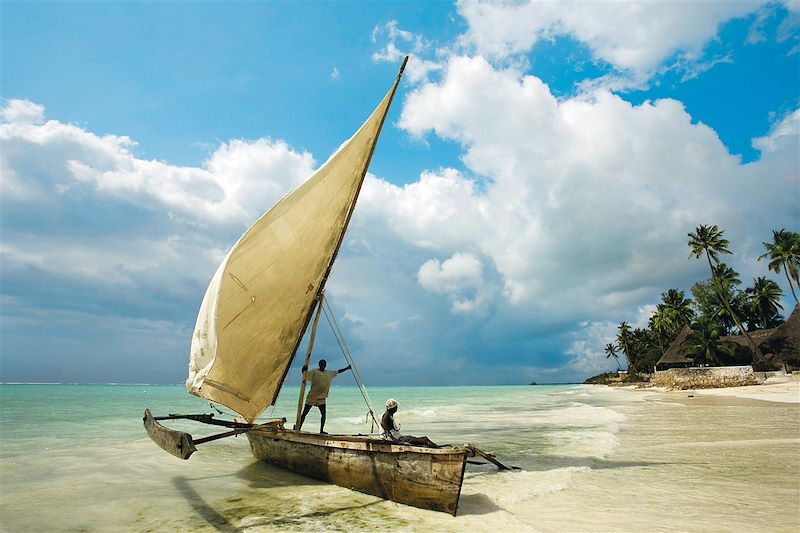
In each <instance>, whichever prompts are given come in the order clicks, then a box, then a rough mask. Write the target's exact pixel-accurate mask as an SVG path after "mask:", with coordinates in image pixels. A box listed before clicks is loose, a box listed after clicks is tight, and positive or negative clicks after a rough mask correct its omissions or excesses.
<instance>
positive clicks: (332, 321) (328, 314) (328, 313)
mask: <svg viewBox="0 0 800 533" xmlns="http://www.w3.org/2000/svg"><path fill="white" fill-rule="evenodd" d="M322 312H323V313H324V314H325V320H327V321H328V325H329V326H330V327H331V331H332V332H333V336H334V337H335V338H336V342H337V344H338V345H339V349H341V350H342V354H343V355H344V358H345V360H346V361H347V364H349V365H350V367H351V369H352V371H353V377H354V378H355V380H356V384H357V385H358V390H359V391H361V396H362V397H363V398H364V402H365V403H366V404H367V408H368V409H369V412H368V413H367V417H368V419H369V418H371V419H372V421H371V422H372V427H371V429H370V432H371V433H372V432H374V431H375V428H376V427H380V424H379V423H378V420H377V419H376V418H375V407H374V406H373V405H372V400H371V399H370V397H369V394H368V393H367V388H366V387H365V386H364V381H363V380H362V379H361V373H360V372H359V371H358V368H357V367H356V363H355V361H354V360H353V354H351V353H350V348H349V347H348V346H347V342H346V341H345V340H344V334H342V330H341V328H339V324H338V322H336V317H335V316H334V314H333V310H332V309H331V306H330V304H329V303H328V300H327V299H324V300H323V306H322Z"/></svg>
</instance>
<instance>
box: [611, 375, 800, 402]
mask: <svg viewBox="0 0 800 533" xmlns="http://www.w3.org/2000/svg"><path fill="white" fill-rule="evenodd" d="M613 388H614V389H620V390H630V391H636V392H653V393H656V394H657V395H658V397H659V398H669V399H675V398H687V397H693V398H700V397H705V398H736V399H740V400H755V401H764V402H775V403H789V404H798V403H800V382H797V381H789V382H784V383H761V384H758V385H747V386H743V387H719V388H711V389H684V390H669V389H667V388H666V387H655V386H649V387H640V386H639V385H622V386H613Z"/></svg>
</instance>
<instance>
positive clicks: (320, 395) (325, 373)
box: [297, 359, 350, 433]
mask: <svg viewBox="0 0 800 533" xmlns="http://www.w3.org/2000/svg"><path fill="white" fill-rule="evenodd" d="M326 366H328V362H327V361H326V360H325V359H320V360H319V368H315V369H313V370H308V367H307V366H304V367H303V375H304V379H305V380H306V381H310V382H311V390H310V391H308V396H306V405H305V406H304V407H303V415H302V416H301V417H300V426H299V427H298V428H297V431H300V429H301V428H302V427H303V422H305V420H306V415H307V414H308V412H309V411H311V408H312V407H314V406H315V405H316V406H317V407H318V408H319V412H320V414H321V415H322V419H321V421H320V424H319V432H320V433H325V400H326V399H327V398H328V392H329V391H330V389H331V381H333V378H335V377H336V376H338V375H339V374H341V373H342V372H346V371H348V370H350V365H347V366H346V367H344V368H342V369H339V370H325V367H326Z"/></svg>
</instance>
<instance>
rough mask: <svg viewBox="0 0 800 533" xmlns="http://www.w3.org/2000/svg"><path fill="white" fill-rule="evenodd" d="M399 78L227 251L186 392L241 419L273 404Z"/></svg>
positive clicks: (204, 312) (208, 300)
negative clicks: (318, 164) (343, 138)
mask: <svg viewBox="0 0 800 533" xmlns="http://www.w3.org/2000/svg"><path fill="white" fill-rule="evenodd" d="M401 74H402V69H401ZM399 81H400V76H398V78H397V81H396V82H395V84H394V85H393V86H392V88H391V90H390V91H389V92H388V93H387V94H386V96H385V97H384V98H383V100H382V101H381V103H380V104H379V105H378V107H377V108H376V109H375V111H373V113H372V114H371V115H370V117H369V118H368V119H367V120H366V122H364V124H363V125H362V126H361V128H359V130H358V131H357V132H356V134H355V135H354V136H353V137H352V138H350V140H348V141H347V142H345V143H344V144H343V145H342V146H341V147H340V148H339V149H338V150H337V151H336V152H335V153H334V154H333V155H332V156H331V157H330V159H328V161H327V162H326V163H325V164H324V165H322V166H321V167H320V168H319V169H318V170H317V171H316V172H315V173H314V174H313V175H312V176H311V177H310V178H309V179H308V180H307V181H305V182H304V183H303V184H302V185H300V186H299V187H298V188H297V189H295V190H294V191H292V192H291V193H289V194H288V195H287V196H285V197H284V198H283V199H282V200H281V201H279V202H278V203H277V204H275V205H274V206H273V207H272V209H270V210H269V211H267V213H266V214H264V215H263V216H262V217H261V218H260V219H259V220H258V221H256V223H255V224H253V225H252V226H251V227H250V228H249V229H248V230H247V231H246V232H245V233H244V235H242V236H241V238H240V239H239V241H238V242H237V243H236V244H235V245H234V246H233V248H232V249H231V250H230V252H228V255H227V256H226V257H225V259H224V260H223V261H222V264H220V266H219V268H218V269H217V272H216V273H215V274H214V277H213V278H212V280H211V283H210V285H209V287H208V289H207V291H206V294H205V297H204V298H203V302H202V304H201V306H200V312H199V313H198V316H197V324H196V326H195V330H194V335H193V337H192V345H191V353H190V360H189V378H188V379H187V381H186V386H187V388H188V389H189V392H191V393H192V394H195V395H197V396H201V397H203V398H206V399H208V400H211V401H213V402H217V403H220V404H222V405H225V406H227V407H229V408H230V409H232V410H234V411H236V412H237V413H239V414H241V415H242V416H244V417H245V418H246V419H248V421H253V420H255V418H256V417H257V416H258V415H259V414H261V412H262V411H264V409H266V408H267V406H269V405H270V404H272V403H274V402H275V399H276V398H277V396H278V392H279V391H280V388H281V385H282V384H283V380H284V378H285V377H286V373H287V372H288V369H289V366H290V364H291V362H292V358H293V357H294V353H295V351H296V350H297V347H298V345H299V343H300V340H301V338H302V336H303V333H304V332H305V329H306V327H307V325H308V320H309V318H310V316H311V313H312V311H313V307H314V305H315V298H316V296H317V294H319V293H320V291H321V289H322V287H323V286H324V283H325V281H326V277H327V275H328V273H329V272H330V268H331V266H332V264H333V260H334V259H335V257H336V253H337V252H338V249H339V246H340V244H341V239H342V237H343V235H344V231H345V230H346V229H347V223H348V222H349V219H350V216H351V213H352V209H353V207H354V205H355V202H356V200H357V198H358V192H359V190H360V188H361V184H362V182H363V180H364V175H365V174H366V171H367V167H368V165H369V161H370V159H371V157H372V152H373V149H374V147H375V143H376V141H377V138H378V135H379V134H380V130H381V126H382V125H383V121H384V118H385V116H386V113H387V111H388V109H389V105H390V103H391V100H392V97H393V96H394V92H395V90H396V88H397V83H398V82H399Z"/></svg>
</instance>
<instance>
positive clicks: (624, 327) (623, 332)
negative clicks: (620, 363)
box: [617, 322, 636, 371]
mask: <svg viewBox="0 0 800 533" xmlns="http://www.w3.org/2000/svg"><path fill="white" fill-rule="evenodd" d="M630 340H631V327H630V326H629V325H628V323H627V322H620V324H619V327H618V328H617V344H618V345H619V347H620V349H621V350H622V353H624V354H625V358H626V359H627V360H628V370H633V371H636V367H635V366H634V364H633V360H632V357H631V351H630V347H629V343H630Z"/></svg>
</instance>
